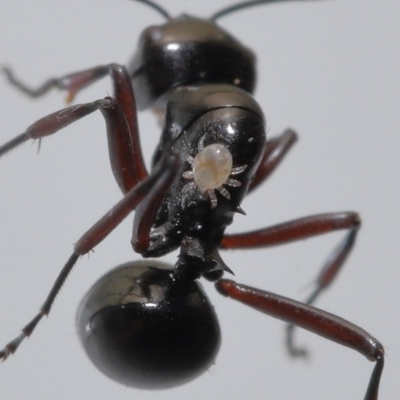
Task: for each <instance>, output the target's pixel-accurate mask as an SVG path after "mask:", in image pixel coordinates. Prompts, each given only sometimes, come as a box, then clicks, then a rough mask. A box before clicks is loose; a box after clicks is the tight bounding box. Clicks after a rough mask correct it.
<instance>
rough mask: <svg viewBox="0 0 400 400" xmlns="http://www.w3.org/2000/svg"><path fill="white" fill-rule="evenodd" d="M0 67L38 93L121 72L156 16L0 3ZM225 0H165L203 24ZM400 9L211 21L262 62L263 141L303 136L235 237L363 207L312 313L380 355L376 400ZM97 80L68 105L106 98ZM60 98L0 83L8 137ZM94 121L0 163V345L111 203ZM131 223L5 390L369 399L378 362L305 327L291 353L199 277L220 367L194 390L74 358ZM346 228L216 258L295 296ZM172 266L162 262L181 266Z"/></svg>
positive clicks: (85, 262) (16, 0) (396, 353)
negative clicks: (337, 323) (301, 348)
mask: <svg viewBox="0 0 400 400" xmlns="http://www.w3.org/2000/svg"><path fill="white" fill-rule="evenodd" d="M0 4H1V7H0V64H2V63H5V62H7V63H9V64H11V65H12V66H13V67H14V69H15V71H16V73H17V74H18V76H20V77H21V78H22V79H23V80H25V81H26V82H28V83H31V84H32V85H36V84H39V83H40V82H42V81H43V80H45V78H48V77H50V76H54V75H56V76H60V75H62V74H64V73H67V72H72V71H77V70H80V69H85V68H88V67H91V66H95V65H99V64H105V63H109V62H119V63H125V62H127V61H128V60H129V59H130V57H131V55H132V53H133V51H134V49H135V46H136V41H137V38H138V36H139V34H140V32H141V31H142V30H143V29H144V28H145V27H146V26H148V25H150V24H158V23H162V22H163V21H162V18H161V17H160V16H159V15H158V14H157V13H155V12H154V11H153V10H151V9H149V8H147V7H145V6H143V5H141V4H135V3H134V2H132V1H126V0H113V1H111V0H79V1H78V0H69V1H57V2H56V1H53V0H36V1H34V2H33V1H28V0H13V1H6V0H1V1H0ZM228 4H232V1H226V0H218V1H217V0H213V1H208V0H203V1H201V2H200V1H198V2H196V1H188V0H168V1H164V2H163V6H164V7H165V8H166V9H167V10H168V11H169V12H170V13H171V14H172V15H178V14H180V13H182V12H186V13H189V14H192V15H201V16H208V15H210V14H211V13H213V12H214V11H216V10H219V9H221V8H222V7H224V6H226V5H228ZM399 13H400V5H399V2H398V1H397V0H386V1H384V2H383V1H378V0H348V1H345V0H335V1H315V2H313V1H310V2H304V3H301V2H298V3H295V2H293V3H287V4H277V5H269V6H259V7H257V8H252V9H248V10H246V11H242V12H238V13H235V14H233V15H231V16H229V17H226V18H224V19H221V21H220V24H221V25H222V26H223V27H225V28H226V29H227V30H229V31H230V32H231V33H233V34H235V35H237V36H238V38H239V39H240V40H241V41H242V42H244V43H246V44H247V45H248V46H250V47H252V48H253V49H254V50H255V52H256V53H257V55H258V59H259V64H258V65H259V82H258V88H257V91H256V93H255V96H256V98H257V100H258V101H259V102H260V104H261V106H262V108H263V109H264V111H265V114H266V116H267V119H268V127H269V131H268V134H269V136H270V137H271V136H273V135H276V134H279V133H280V132H282V131H283V130H284V129H285V128H286V127H288V126H290V127H293V128H295V129H296V130H297V131H298V132H299V135H300V142H299V143H298V144H297V145H296V146H295V148H294V149H293V150H292V152H291V153H290V154H289V156H288V157H287V160H285V162H284V163H283V165H282V166H281V167H280V168H279V170H278V171H277V172H276V174H275V175H274V176H273V177H272V178H271V179H270V181H269V182H268V183H267V184H265V186H264V187H262V188H260V189H259V190H258V191H257V192H255V193H253V194H252V195H251V196H249V198H248V199H246V200H245V201H244V203H243V204H242V206H243V208H244V209H245V211H246V212H247V216H246V217H243V216H237V217H236V219H235V223H234V224H233V225H232V227H231V228H230V229H229V231H230V232H240V231H244V230H250V229H255V228H261V227H264V226H267V225H271V224H275V223H279V222H282V221H285V220H289V219H293V218H297V217H301V216H306V215H310V214H315V213H321V212H328V211H347V210H354V211H358V212H360V214H361V216H362V218H363V226H362V229H361V232H360V235H359V240H358V243H357V246H356V249H355V251H354V252H353V254H352V256H351V258H350V259H349V262H348V263H347V265H346V268H345V270H344V271H343V272H342V273H341V275H340V277H339V279H338V281H337V282H336V283H335V285H334V287H332V288H331V289H330V290H329V291H328V292H327V293H326V294H325V295H324V296H323V297H322V298H321V299H320V301H319V302H318V306H319V307H321V308H323V309H325V310H328V311H330V312H333V313H336V314H338V315H340V316H342V317H344V318H346V319H349V320H351V321H353V322H355V323H356V324H358V325H360V326H362V327H364V328H365V329H366V330H368V331H369V332H371V333H372V334H373V335H374V336H376V337H377V338H379V339H380V340H381V342H382V343H383V344H384V346H385V349H386V352H387V360H386V366H385V370H384V373H383V378H382V383H381V397H380V398H381V399H386V400H388V399H395V398H397V397H398V393H399V390H400V383H399V376H400V375H399V373H400V340H399V336H400V335H399V333H400V322H399V314H400V313H399V310H400V262H399V259H400V256H399V251H398V249H399V239H400V228H399V213H400V210H399V207H398V204H399V182H400V179H399V178H400V177H399V169H400V168H399V162H398V157H399V153H400V148H399V145H400V142H399V137H400V115H399V114H400V112H399V98H400V96H399V92H400V78H399V72H400V68H399V66H400V62H399V54H400V48H399V38H400V24H399V15H400V14H399ZM110 90H111V89H110V83H109V80H108V79H107V78H106V79H104V81H102V82H101V83H98V84H96V85H94V86H93V87H92V88H90V89H87V90H86V91H85V92H83V93H82V94H81V95H79V96H78V98H77V101H78V102H85V101H92V100H94V99H98V98H102V97H104V96H106V95H107V94H108V93H110ZM63 97H64V94H60V93H57V92H56V93H51V94H49V95H47V96H46V97H45V98H43V99H41V100H36V101H33V100H29V99H27V98H25V97H24V96H22V95H21V94H20V93H18V92H17V91H15V90H14V89H12V88H11V87H10V86H9V85H8V84H7V83H6V81H5V79H3V78H2V77H1V76H0V102H1V104H0V142H5V141H7V140H9V139H10V138H12V137H13V136H15V135H17V134H19V133H22V132H23V131H24V129H25V128H26V127H27V126H28V125H29V124H31V123H32V122H33V121H35V120H36V119H38V118H40V117H42V116H44V115H46V114H47V113H50V112H53V111H55V110H57V109H60V108H62V107H64V103H63ZM140 128H141V137H142V141H143V145H144V151H145V154H146V157H147V160H149V159H150V156H151V152H152V149H153V148H154V145H155V143H156V142H157V140H158V135H159V128H158V127H157V125H156V123H155V121H154V119H153V117H152V116H151V115H146V114H143V115H141V120H140ZM107 157H108V155H107V148H106V137H105V128H104V123H103V120H102V117H101V116H100V114H99V113H95V114H93V115H91V116H89V117H87V118H85V119H84V120H82V121H80V122H78V123H76V124H74V125H73V126H71V127H69V128H68V129H65V131H63V132H61V133H59V134H57V135H56V136H54V137H51V138H48V139H45V140H44V141H43V142H42V148H41V151H40V154H39V155H37V154H36V146H35V145H33V146H31V144H30V143H28V144H25V145H23V146H21V147H20V148H18V149H17V150H15V151H14V152H12V154H8V155H7V156H5V157H4V158H3V159H1V162H0V304H1V307H0V321H1V323H0V344H6V343H7V342H8V341H9V340H10V339H12V338H13V337H15V336H16V335H17V334H18V332H19V329H20V328H22V327H23V326H24V325H25V323H27V322H28V321H29V320H30V319H31V318H32V317H33V315H34V314H35V313H36V311H37V309H38V307H39V306H40V305H41V304H42V302H43V300H44V298H45V296H46V295H47V293H48V291H49V289H50V287H51V285H52V283H53V281H54V279H55V277H56V275H57V274H58V272H59V270H60V269H61V267H62V266H63V265H64V263H65V261H66V260H67V258H68V257H69V256H70V254H71V251H72V244H73V243H74V242H75V241H76V240H77V239H78V238H79V237H80V236H81V234H82V233H83V232H84V231H85V230H86V229H88V228H89V227H90V226H91V225H92V224H93V223H94V222H95V221H96V220H97V219H98V218H99V217H100V216H102V215H103V214H104V213H105V212H106V211H107V210H108V209H109V208H110V207H111V206H112V205H113V204H115V203H116V202H117V201H118V200H119V199H120V198H121V194H120V192H119V189H118V187H117V185H116V184H115V182H114V181H113V177H112V175H111V173H110V168H109V165H108V159H107ZM131 225H132V218H128V219H127V221H126V222H125V223H123V224H122V225H121V226H120V227H118V229H116V231H115V232H113V233H112V234H111V235H110V237H109V238H107V240H106V241H104V243H102V244H101V245H99V246H98V248H96V251H95V253H93V254H91V255H90V258H89V259H88V258H87V257H84V258H83V259H82V260H80V261H79V263H78V265H77V267H76V269H75V270H74V271H73V273H72V275H71V277H70V279H69V280H68V281H67V283H66V285H65V286H64V287H63V289H62V291H61V293H60V295H59V297H58V298H57V301H56V303H55V306H54V308H53V310H52V313H51V315H50V318H48V319H44V320H43V322H42V323H41V324H40V325H39V326H38V328H37V330H36V331H35V333H34V335H33V336H32V337H31V338H30V339H29V340H27V341H25V342H24V343H23V345H22V346H21V347H20V349H19V350H18V353H17V354H16V355H15V356H13V357H10V359H8V360H7V362H6V363H4V364H3V365H0V388H1V389H0V392H1V394H0V396H1V398H2V399H7V400H23V399H32V400H33V399H52V400H54V399H94V398H96V399H98V400H103V399H104V400H109V399H113V400H119V399H124V400H125V399H127V398H129V399H142V400H150V399H163V400H167V399H171V400H175V399H177V400H183V399H185V400H187V399H221V398H222V399H225V398H226V399H233V400H235V399H239V400H240V399H245V398H251V399H253V400H258V399H267V398H268V399H293V400H297V399H324V400H325V399H326V400H329V399H332V400H333V399H335V400H336V399H339V398H340V399H361V398H363V395H364V392H365V390H366V387H367V383H368V380H369V377H370V374H371V371H372V368H373V366H374V364H373V363H371V362H369V361H367V360H366V359H365V358H364V357H363V356H361V355H360V354H358V353H356V352H354V351H352V350H350V349H347V348H343V347H340V346H338V345H336V344H333V343H330V342H328V341H326V340H323V339H320V338H318V337H316V336H315V335H312V334H308V333H306V332H298V333H299V335H298V340H299V342H301V343H303V344H306V345H307V347H308V348H309V349H310V350H311V352H312V355H311V358H310V359H309V360H308V361H306V362H304V361H293V360H290V359H289V358H288V357H287V356H286V353H285V349H284V346H283V339H284V335H283V330H284V325H283V323H281V322H280V321H276V320H274V319H272V318H269V317H267V316H264V315H262V314H259V313H257V312H256V311H253V310H251V309H248V308H246V307H244V306H242V305H239V304H237V303H235V302H233V301H232V300H228V299H225V298H222V297H221V296H219V295H218V294H217V293H216V292H215V290H214V289H213V287H212V285H210V284H207V283H206V284H205V286H206V290H207V292H208V293H209V294H210V297H211V299H212V301H213V303H214V305H215V307H216V310H217V313H218V315H219V318H220V322H221V328H222V333H223V344H222V348H221V352H220V354H219V356H218V358H217V361H216V365H215V366H213V367H212V368H211V369H210V370H209V371H208V372H206V373H205V374H204V375H203V376H202V377H201V378H199V379H197V380H196V381H193V382H192V383H190V384H187V385H186V386H183V387H179V388H177V389H173V390H169V391H163V392H144V391H137V390H134V389H129V388H125V387H123V386H120V385H118V384H115V383H113V382H112V381H110V380H109V379H108V378H106V377H104V376H102V375H101V374H100V373H99V372H97V370H96V369H95V368H94V367H93V366H92V365H91V364H90V362H89V361H88V359H87V358H86V356H85V355H84V353H83V351H82V350H81V348H80V345H79V343H78V340H77V337H76V334H75V326H74V318H75V310H76V307H77V305H78V303H79V301H80V299H81V297H82V296H83V294H84V292H85V291H86V290H87V289H88V288H89V286H90V285H91V284H92V283H93V282H94V281H95V280H96V279H97V278H98V277H99V276H100V275H101V274H103V273H104V272H105V271H107V270H108V269H109V268H111V267H113V266H115V265H118V264H120V263H123V262H126V261H128V260H131V259H137V258H138V256H137V255H135V254H134V253H133V252H132V250H131V247H130V236H131ZM342 236H343V233H339V234H332V235H328V236H326V237H324V238H319V239H310V240H308V241H306V242H302V243H298V244H293V245H288V246H282V247H279V248H276V249H268V250H262V249H261V250H257V251H247V252H245V251H236V252H229V253H223V254H222V256H223V257H224V259H225V261H226V262H227V264H228V265H229V266H230V267H231V268H232V269H233V270H234V272H235V274H236V277H235V279H236V280H237V281H238V282H242V283H246V284H249V285H253V286H256V287H260V288H263V289H266V290H270V291H274V292H277V293H280V294H284V295H287V296H290V297H293V298H296V299H304V298H305V297H306V295H307V293H308V291H307V285H308V284H310V282H312V280H313V278H314V277H315V276H316V274H317V271H318V270H319V268H320V266H321V264H322V263H323V261H324V258H325V257H326V255H327V254H328V253H329V251H330V250H331V248H332V247H334V246H335V244H336V243H337V242H338V241H339V240H340V239H341V237H342ZM175 257H176V255H174V254H173V255H171V256H170V257H167V259H168V260H170V261H171V262H174V260H175Z"/></svg>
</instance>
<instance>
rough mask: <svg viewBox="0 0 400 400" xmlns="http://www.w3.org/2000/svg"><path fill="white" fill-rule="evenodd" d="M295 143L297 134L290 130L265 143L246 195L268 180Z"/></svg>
mask: <svg viewBox="0 0 400 400" xmlns="http://www.w3.org/2000/svg"><path fill="white" fill-rule="evenodd" d="M296 141H297V134H296V132H295V131H293V130H292V129H287V130H286V131H285V132H283V133H282V135H280V136H278V137H276V138H273V139H271V140H268V141H267V144H266V145H265V152H264V155H263V158H262V160H261V163H260V166H259V167H258V169H257V172H256V174H255V176H254V179H253V181H252V182H251V184H250V186H249V191H248V193H250V192H251V191H252V190H254V189H255V188H257V187H258V186H259V185H260V184H261V183H263V182H264V181H265V180H266V179H267V178H269V176H270V175H271V174H272V172H274V171H275V169H276V167H277V166H278V165H279V164H280V162H281V161H282V159H283V158H284V157H285V155H286V154H287V152H288V151H289V150H290V149H291V147H292V146H293V145H294V143H296Z"/></svg>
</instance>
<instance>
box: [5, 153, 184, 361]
mask: <svg viewBox="0 0 400 400" xmlns="http://www.w3.org/2000/svg"><path fill="white" fill-rule="evenodd" d="M179 167H180V158H179V156H178V155H176V154H169V155H168V156H166V157H164V158H163V159H161V160H160V162H159V163H158V164H157V165H156V166H155V167H154V170H153V173H152V174H151V175H150V176H149V177H148V178H146V179H145V180H144V181H142V182H140V183H139V184H138V185H136V186H135V187H134V188H133V189H131V190H130V191H129V192H128V193H127V194H126V195H125V196H124V197H123V199H122V200H121V201H120V202H119V203H117V204H116V205H115V206H114V207H113V208H112V209H111V210H110V211H109V212H107V213H106V214H105V215H104V216H103V217H102V218H101V219H100V220H99V221H98V222H97V223H96V224H95V225H93V227H92V228H90V229H89V230H88V231H87V232H86V233H85V234H84V235H83V236H82V237H81V238H80V239H79V240H78V241H77V243H76V244H75V247H74V252H73V254H72V255H71V257H70V258H69V260H68V261H67V263H66V264H65V266H64V267H63V269H62V270H61V272H60V274H59V275H58V277H57V279H56V281H55V282H54V284H53V287H52V288H51V290H50V293H49V294H48V296H47V298H46V300H45V302H44V303H43V305H42V307H41V308H40V311H39V313H38V314H37V315H36V316H35V317H34V318H33V319H32V320H31V321H30V322H29V323H28V324H27V325H26V326H25V327H24V328H23V329H22V332H21V334H20V335H19V336H18V337H16V338H15V339H14V340H12V341H11V342H9V343H8V344H7V345H6V346H5V348H4V349H3V350H0V359H3V360H5V359H6V358H7V357H8V356H9V355H10V354H13V353H15V351H16V350H17V349H18V347H19V345H20V344H21V342H22V341H23V340H24V339H25V338H26V337H28V336H30V335H31V334H32V332H33V331H34V329H35V327H36V325H37V324H38V323H39V321H40V320H41V319H42V317H43V316H44V315H46V316H47V315H48V314H49V313H50V310H51V307H52V305H53V303H54V300H55V298H56V296H57V294H58V292H59V291H60V289H61V287H62V286H63V284H64V282H65V281H66V279H67V277H68V275H69V273H70V272H71V270H72V268H73V267H74V265H75V263H76V262H77V260H78V258H79V257H80V256H82V255H84V254H87V253H88V252H89V251H91V250H92V249H93V248H94V247H95V246H97V245H98V244H99V243H100V242H101V241H102V240H103V239H105V238H106V237H107V236H108V235H109V234H110V233H111V232H112V231H113V230H114V229H115V228H116V227H117V226H118V224H120V223H121V222H122V221H123V220H124V219H125V218H126V217H127V216H128V215H129V214H130V212H131V211H132V210H134V209H135V208H136V206H137V205H138V204H139V203H140V202H141V201H145V200H146V196H147V195H148V194H149V193H151V192H152V191H153V192H154V191H157V192H159V193H162V194H165V192H166V191H167V190H168V188H169V186H170V185H171V184H172V182H173V181H174V179H175V177H176V174H177V171H178V169H179Z"/></svg>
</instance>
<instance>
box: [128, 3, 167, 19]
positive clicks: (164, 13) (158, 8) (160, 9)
mask: <svg viewBox="0 0 400 400" xmlns="http://www.w3.org/2000/svg"><path fill="white" fill-rule="evenodd" d="M133 1H136V2H138V3H143V4H146V5H147V6H149V7H150V8H153V9H154V10H156V11H157V12H158V13H160V14H161V15H162V16H163V17H164V18H165V19H167V20H169V19H171V16H170V15H169V14H168V12H167V11H166V10H164V9H163V8H162V7H161V6H159V5H158V4H156V3H154V2H153V1H151V0H133Z"/></svg>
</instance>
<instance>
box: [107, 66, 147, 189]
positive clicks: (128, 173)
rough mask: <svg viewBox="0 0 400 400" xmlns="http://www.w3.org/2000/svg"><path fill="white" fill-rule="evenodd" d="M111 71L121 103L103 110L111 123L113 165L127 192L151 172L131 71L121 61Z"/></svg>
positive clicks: (114, 171) (115, 92) (114, 89)
mask: <svg viewBox="0 0 400 400" xmlns="http://www.w3.org/2000/svg"><path fill="white" fill-rule="evenodd" d="M108 72H109V74H110V76H111V81H112V83H113V92H114V97H115V101H116V103H117V104H116V105H115V106H114V107H107V108H102V109H101V112H102V113H103V115H104V117H105V119H106V123H107V136H108V149H109V154H110V161H111V168H112V171H113V174H114V177H115V180H116V181H117V183H118V186H119V187H120V189H121V190H122V193H127V192H128V191H129V190H130V189H132V188H133V187H134V186H135V185H137V184H138V183H139V182H140V181H142V180H143V179H145V178H146V177H147V176H148V173H147V170H146V165H145V163H144V160H143V154H142V149H141V146H140V138H139V128H138V122H137V112H136V99H135V95H134V92H133V88H132V84H131V80H130V77H129V74H128V72H127V70H126V68H125V67H123V66H121V65H118V64H110V65H109V66H108Z"/></svg>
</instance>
